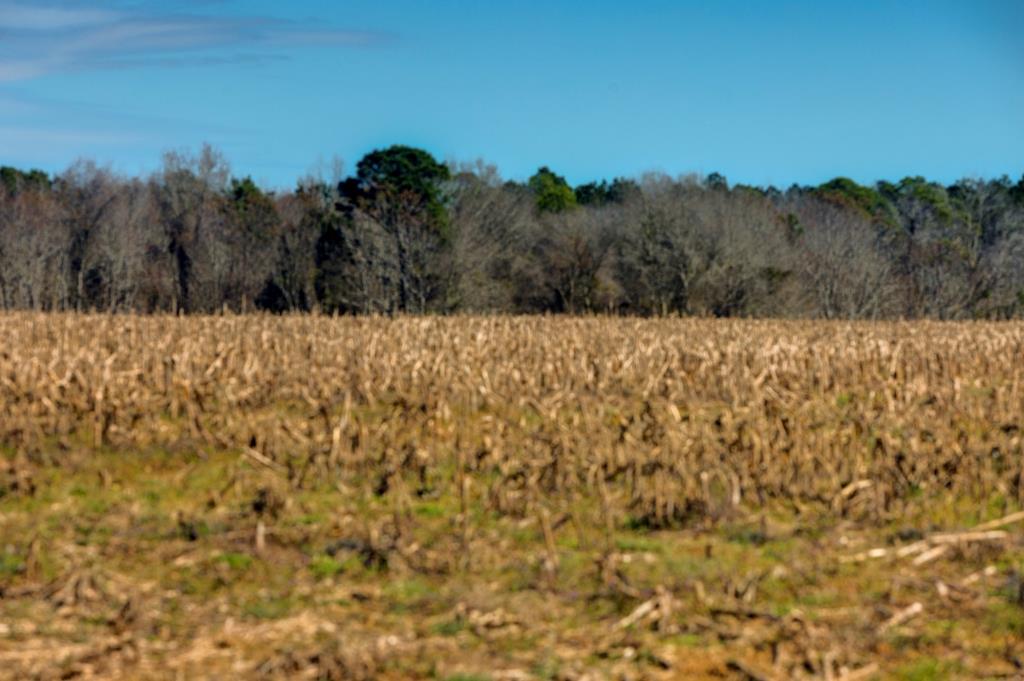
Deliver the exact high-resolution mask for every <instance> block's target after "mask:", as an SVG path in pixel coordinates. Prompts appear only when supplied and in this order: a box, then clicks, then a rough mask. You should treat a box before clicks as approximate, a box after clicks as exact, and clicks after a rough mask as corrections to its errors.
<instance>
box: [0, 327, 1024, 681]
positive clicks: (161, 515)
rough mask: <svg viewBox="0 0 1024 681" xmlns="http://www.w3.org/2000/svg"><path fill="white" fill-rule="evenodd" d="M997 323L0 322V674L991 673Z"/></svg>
mask: <svg viewBox="0 0 1024 681" xmlns="http://www.w3.org/2000/svg"><path fill="white" fill-rule="evenodd" d="M1022 427H1024V325H1022V324H1012V323H955V324H954V323H928V322H915V323H825V322H774V321H711V320H707V321H705V320H679V319H675V320H628V319H605V318H564V319H552V318H510V317H484V318H474V317H464V318H459V317H456V318H399V319H379V318H358V319H357V318H329V317H316V316H295V317H270V316H222V317H202V318H196V317H193V318H176V317H141V316H119V317H110V316H86V315H36V314H27V313H26V314H7V315H3V316H0V451H2V459H0V677H2V678H12V679H14V678H17V679H25V678H40V679H49V678H113V679H150V678H151V679H162V678H183V679H200V678H228V677H231V678H246V679H250V678H251V679H285V678H289V679H290V678H309V679H377V678H379V679H406V678H424V679H441V680H443V679H449V680H452V681H454V680H456V679H461V680H462V681H469V680H470V679H476V680H480V681H483V680H485V679H491V680H493V681H499V680H502V679H506V680H513V679H515V680H518V679H565V680H571V679H579V680H583V679H594V680H598V679H637V680H639V679H691V678H692V679H703V678H706V679H723V678H724V679H731V678H734V679H790V678H805V679H830V680H838V679H848V680H850V679H876V678H877V679H886V678H897V679H900V678H905V679H931V678H1013V677H1015V676H1018V677H1019V676H1020V675H1021V673H1022V667H1024V578H1022V574H1024V538H1022V533H1021V527H1022V525H1024V513H1022V512H1021V509H1022V508H1024V506H1022V502H1024V448H1022V439H1021V438H1022V432H1021V428H1022Z"/></svg>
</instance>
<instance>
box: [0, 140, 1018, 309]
mask: <svg viewBox="0 0 1024 681" xmlns="http://www.w3.org/2000/svg"><path fill="white" fill-rule="evenodd" d="M337 175H339V176H336V177H334V178H332V179H325V178H324V177H322V176H310V177H307V178H304V179H302V180H301V181H300V182H299V183H298V185H297V186H296V188H295V189H294V190H292V191H285V192H269V191H265V190H264V189H262V188H261V187H259V186H258V185H257V184H256V183H255V182H253V180H252V179H251V178H248V177H244V178H239V177H234V176H232V174H231V171H230V168H229V166H228V164H227V163H226V161H225V160H224V158H223V156H222V155H221V154H220V153H219V152H217V151H216V150H214V149H213V148H211V147H209V146H206V147H204V148H203V149H202V150H201V151H200V152H198V153H196V154H189V153H180V152H174V153H168V154H166V155H165V157H164V159H163V163H162V165H161V167H160V169H159V170H158V171H157V172H155V173H153V174H152V175H151V176H149V177H121V176H118V175H117V174H115V173H113V172H111V171H110V170H109V169H105V168H102V167H99V166H97V165H96V164H94V163H92V162H88V161H80V162H77V163H75V164H74V165H72V166H71V167H70V168H69V169H67V170H66V171H64V172H63V173H60V174H58V175H55V176H52V177H51V176H50V175H48V174H47V173H44V172H41V171H38V170H30V171H24V170H19V169H16V168H11V167H6V166H4V167H2V168H0V308H3V309H33V310H102V311H110V312H129V311H133V312H143V313H159V312H185V313H210V312H216V311H221V310H225V309H230V310H234V311H245V310H254V309H259V310H268V311H272V312H286V311H321V312H329V313H334V312H337V313H343V314H366V313H380V314H396V313H439V314H444V313H453V312H474V313H475V312H514V313H587V312H611V313H619V314H636V315H667V314H683V315H705V316H773V317H807V318H828V319H836V318H840V319H848V318H849V319H875V318H898V317H907V318H918V317H928V318H939V319H972V318H1013V317H1020V316H1022V313H1024V177H1022V178H1021V180H1019V181H1017V182H1016V183H1014V182H1013V181H1012V180H1010V179H1009V178H1006V177H1003V178H1000V179H994V180H977V179H965V180H961V181H959V182H956V183H955V184H952V185H949V186H944V185H942V184H940V183H936V182H929V181H927V180H925V179H924V178H921V177H908V178H905V179H903V180H901V181H899V182H895V183H893V182H878V183H877V184H875V185H874V186H863V185H860V184H857V183H856V182H854V181H852V180H849V179H846V178H837V179H834V180H832V181H829V182H826V183H824V184H821V185H819V186H797V185H794V186H792V187H790V188H788V189H785V190H780V189H777V188H775V187H767V188H765V187H752V186H745V185H735V186H730V184H729V182H728V181H727V179H726V178H725V177H722V176H721V175H719V174H715V173H713V174H711V175H708V176H706V177H700V176H695V175H694V176H684V177H679V178H671V177H668V176H666V175H663V174H654V173H652V174H647V175H644V176H641V177H638V178H618V179H614V180H612V181H601V182H592V183H588V184H584V185H580V186H577V187H573V186H571V185H570V184H569V183H568V182H567V181H566V180H565V179H564V178H563V177H562V176H560V175H558V174H557V173H556V172H554V171H552V170H551V169H549V168H547V167H542V168H540V169H539V170H538V171H537V172H536V173H535V174H534V175H533V176H532V177H530V178H529V180H528V181H526V182H513V181H503V180H502V179H501V177H500V176H499V174H498V172H497V170H496V169H495V168H494V167H493V166H489V165H486V164H484V163H482V162H477V163H475V164H463V165H459V164H444V163H440V162H438V161H437V160H436V159H435V158H434V157H433V156H431V155H430V154H429V153H427V152H425V151H423V150H420V149H416V148H412V147H407V146H393V147H389V148H387V149H381V150H377V151H374V152H372V153H369V154H367V155H366V156H365V157H363V158H362V159H361V160H360V161H359V162H358V164H357V165H356V167H355V171H354V173H353V174H351V175H350V176H348V177H341V176H340V173H337Z"/></svg>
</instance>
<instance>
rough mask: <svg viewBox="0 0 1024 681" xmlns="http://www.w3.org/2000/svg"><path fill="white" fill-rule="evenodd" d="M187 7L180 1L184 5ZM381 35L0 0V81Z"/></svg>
mask: <svg viewBox="0 0 1024 681" xmlns="http://www.w3.org/2000/svg"><path fill="white" fill-rule="evenodd" d="M186 6H187V3H186ZM385 40H387V36H386V35H384V34H382V33H376V32H372V31H354V30H345V29H340V28H324V27H323V26H321V25H315V26H314V25H311V24H307V23H300V22H294V21H289V20H285V19H277V18H270V17H261V16H253V15H242V16H235V15H228V14H209V13H177V14H168V13H163V12H160V11H158V10H157V9H155V8H154V7H152V6H151V5H150V6H149V7H148V8H147V6H146V5H145V4H144V5H141V6H140V5H124V6H118V5H110V4H109V3H101V2H99V0H91V2H78V3H74V4H73V5H72V4H70V3H54V4H38V3H34V4H32V5H28V4H25V3H23V2H5V1H4V0H0V82H12V81H24V80H29V79H32V78H37V77H39V76H43V75H46V74H50V73H59V72H69V71H82V70H98V69H120V68H134V67H139V66H152V67H158V68H173V67H181V66H215V65H220V64H226V63H240V62H265V61H272V60H275V59H282V58H286V57H287V52H288V51H290V50H292V49H298V48H300V47H302V46H310V45H318V46H324V45H328V46H329V45H337V46H369V45H375V44H379V43H381V42H383V41H385Z"/></svg>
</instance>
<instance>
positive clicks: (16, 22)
mask: <svg viewBox="0 0 1024 681" xmlns="http://www.w3.org/2000/svg"><path fill="white" fill-rule="evenodd" d="M117 17H118V14H117V13H116V12H112V11H110V10H106V9H101V8H84V9H83V8H80V7H60V6H53V7H40V6H39V5H38V4H34V5H27V4H21V3H12V2H6V3H2V4H0V27H2V28H4V29H7V30H30V31H52V30H58V29H64V28H74V27H77V26H88V25H95V24H101V23H103V22H107V21H114V20H116V19H117Z"/></svg>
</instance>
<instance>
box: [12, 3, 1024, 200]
mask: <svg viewBox="0 0 1024 681" xmlns="http://www.w3.org/2000/svg"><path fill="white" fill-rule="evenodd" d="M1022 35H1024V2H1020V1H1019V0H1007V1H1005V2H999V1H996V0H963V1H962V2H944V1H943V0H930V1H928V2H919V1H914V0H905V1H902V2H897V1H896V0H892V1H886V2H882V1H877V0H875V1H872V0H867V1H858V2H829V1H826V0H806V1H800V2H798V1H795V0H794V1H789V2H768V1H767V0H764V1H761V2H755V1H753V0H751V1H747V2H741V1H738V0H707V1H706V2H686V1H682V0H676V1H674V2H670V1H661V0H633V1H632V2H610V1H607V0H590V1H587V2H584V1H582V0H581V1H570V0H548V1H546V2H541V1H537V2H534V1H532V0H520V1H517V2H495V1H493V0H492V1H488V2H484V1H481V2H457V1H455V0H429V1H427V0H392V1H389V0H375V1H371V0H357V1H353V2H349V1H346V0H330V1H329V0H307V1H302V0H292V2H288V3H284V2H280V1H279V0H278V1H275V2H270V1H265V0H246V1H245V2H241V1H232V0H191V1H184V2H182V1H178V2H164V1H157V0H150V1H139V0H135V1H128V0H78V1H76V2H46V1H40V0H15V1H11V0H0V164H13V165H18V166H33V167H42V168H44V169H46V170H50V171H54V170H59V169H61V168H63V167H66V166H67V165H68V164H69V163H70V162H72V161H73V160H74V159H75V158H77V157H89V158H93V159H96V160H97V161H99V162H102V163H110V164H111V165H112V166H113V167H114V168H115V169H116V170H118V171H120V172H125V173H138V172H146V171H149V170H153V169H155V168H156V167H157V165H158V163H159V158H160V154H161V152H162V151H163V150H166V149H180V148H192V149H195V148H197V147H198V145H199V144H201V143H202V142H204V141H208V142H210V143H212V144H214V145H215V146H217V147H219V148H220V149H221V150H222V151H224V153H225V154H226V155H227V156H228V158H229V159H230V161H231V163H232V166H233V167H234V169H235V172H236V174H239V175H243V174H251V175H252V176H253V177H254V178H256V179H257V180H258V181H260V182H262V183H264V184H266V185H269V186H274V187H288V186H292V185H293V184H294V181H295V179H296V178H297V177H299V176H301V175H303V174H305V173H306V172H308V171H309V170H310V169H311V168H313V167H314V166H315V165H316V164H317V163H318V161H325V162H326V161H328V160H329V159H330V158H332V157H333V156H335V155H338V156H340V157H341V158H342V159H343V160H344V162H345V164H346V167H347V168H348V169H351V168H352V167H353V166H354V164H355V163H356V161H358V159H359V158H360V157H361V156H362V155H363V154H364V153H366V152H367V151H369V150H371V149H373V148H376V147H380V146H385V145H388V144H392V143H406V144H413V145H417V146H422V147H424V148H426V149H428V150H430V151H431V152H433V153H434V154H435V155H436V156H438V157H439V158H442V159H454V160H462V161H472V160H475V159H477V158H482V159H484V160H486V161H488V162H492V163H495V164H497V165H498V167H499V169H500V170H501V172H502V174H503V176H505V177H510V178H523V177H526V176H528V175H529V174H531V173H532V172H533V171H534V170H535V169H536V168H537V167H538V166H540V165H549V166H551V167H552V168H553V169H555V170H556V171H558V172H560V173H563V174H565V175H566V176H567V177H568V178H569V180H570V181H572V182H574V183H579V182H585V181H588V180H591V179H596V178H601V177H609V178H610V177H613V176H616V175H636V174H639V173H642V172H644V171H648V170H655V171H661V172H666V173H669V174H672V175H675V174H680V173H687V172H698V173H710V172H712V171H718V172H721V173H723V174H725V175H726V176H727V177H729V178H730V180H733V181H740V182H747V183H753V184H776V185H779V186H788V185H789V184H790V183H792V182H799V183H817V182H820V181H823V180H826V179H829V178H831V177H835V176H837V175H846V176H850V177H853V178H855V179H857V180H860V181H872V180H876V179H881V178H888V179H898V178H900V177H903V176H905V175H916V174H922V175H925V176H927V177H929V178H935V179H938V180H940V181H953V180H955V179H957V178H959V177H964V176H972V177H973V176H981V177H993V176H998V175H1001V174H1004V173H1006V174H1009V175H1011V176H1012V177H1015V178H1016V177H1019V176H1020V175H1021V174H1022V173H1024V38H1022V37H1021V36H1022Z"/></svg>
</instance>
